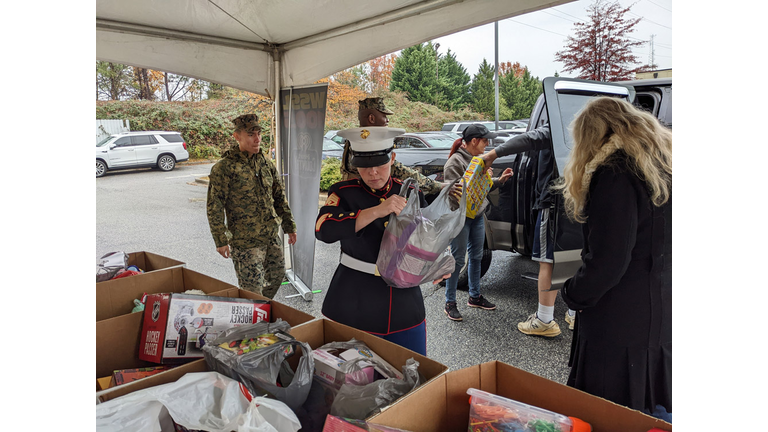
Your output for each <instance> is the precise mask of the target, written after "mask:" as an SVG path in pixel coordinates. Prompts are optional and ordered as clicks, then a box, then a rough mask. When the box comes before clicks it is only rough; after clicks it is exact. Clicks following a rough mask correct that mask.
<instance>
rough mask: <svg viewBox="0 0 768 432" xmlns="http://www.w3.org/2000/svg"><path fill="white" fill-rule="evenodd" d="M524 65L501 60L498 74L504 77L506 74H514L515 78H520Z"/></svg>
mask: <svg viewBox="0 0 768 432" xmlns="http://www.w3.org/2000/svg"><path fill="white" fill-rule="evenodd" d="M525 69H526V68H525V67H523V66H522V65H521V64H520V62H515V63H512V62H501V63H499V76H500V77H505V76H507V74H509V73H512V74H514V76H515V78H522V77H523V74H524V73H525Z"/></svg>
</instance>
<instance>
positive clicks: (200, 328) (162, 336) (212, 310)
mask: <svg viewBox="0 0 768 432" xmlns="http://www.w3.org/2000/svg"><path fill="white" fill-rule="evenodd" d="M270 307H271V305H270V304H269V302H268V301H265V300H251V299H243V298H234V297H216V296H201V295H191V294H176V293H170V294H168V293H166V294H152V295H150V296H148V297H147V301H146V305H145V308H144V322H143V326H142V329H141V342H140V345H139V358H140V359H142V360H146V361H150V362H153V363H162V364H168V363H170V364H173V363H181V362H185V361H186V360H189V359H194V358H202V357H203V351H202V348H203V345H205V341H206V340H209V341H210V340H214V339H216V337H217V336H218V335H219V334H220V333H222V332H224V331H225V330H227V329H229V328H232V327H238V326H241V325H245V324H252V323H256V322H259V321H269V320H270Z"/></svg>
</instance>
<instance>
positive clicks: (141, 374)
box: [109, 365, 172, 387]
mask: <svg viewBox="0 0 768 432" xmlns="http://www.w3.org/2000/svg"><path fill="white" fill-rule="evenodd" d="M171 367H172V366H166V365H163V366H155V367H146V368H135V369H122V370H116V371H115V372H113V373H112V379H111V380H110V383H109V387H115V386H119V385H122V384H125V383H129V382H133V381H136V380H140V379H142V378H146V377H148V376H152V375H155V374H159V373H160V372H163V371H167V370H168V369H170V368H171Z"/></svg>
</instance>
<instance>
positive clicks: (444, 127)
mask: <svg viewBox="0 0 768 432" xmlns="http://www.w3.org/2000/svg"><path fill="white" fill-rule="evenodd" d="M452 129H453V125H449V124H446V125H443V128H442V129H440V130H444V131H449V132H450V131H451V130H452Z"/></svg>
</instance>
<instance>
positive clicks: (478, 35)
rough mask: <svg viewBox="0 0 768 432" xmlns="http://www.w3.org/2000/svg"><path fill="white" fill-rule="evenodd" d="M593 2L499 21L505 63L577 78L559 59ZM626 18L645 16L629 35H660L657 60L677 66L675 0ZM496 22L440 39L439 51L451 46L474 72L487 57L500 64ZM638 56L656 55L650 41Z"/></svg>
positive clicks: (653, 0)
mask: <svg viewBox="0 0 768 432" xmlns="http://www.w3.org/2000/svg"><path fill="white" fill-rule="evenodd" d="M591 3H592V0H578V1H574V2H571V3H566V4H563V5H560V6H555V7H552V8H548V9H545V10H541V11H537V12H531V13H528V14H525V15H519V16H516V17H512V18H508V19H506V20H503V21H500V22H499V62H500V63H501V62H506V61H509V62H512V63H514V62H516V61H518V62H520V64H521V65H523V66H528V69H529V70H530V71H531V74H532V75H533V76H538V77H539V78H540V79H543V78H545V77H547V76H553V75H554V73H555V71H557V72H558V73H559V74H560V76H575V74H574V73H563V72H562V69H563V64H562V63H559V62H555V60H554V58H555V53H556V52H557V51H560V50H562V49H563V47H564V46H565V42H566V39H567V38H568V36H571V35H574V34H575V33H574V31H573V30H574V23H576V22H586V21H587V8H588V7H589V5H590V4H591ZM620 3H621V5H622V6H624V7H627V6H630V5H632V3H633V1H632V0H620ZM634 3H635V4H634V6H632V8H631V9H630V11H629V12H628V13H627V14H626V15H625V18H638V17H642V18H644V19H643V20H642V21H640V23H639V24H637V25H636V26H635V31H634V32H633V33H631V34H630V35H629V36H630V37H632V38H635V39H640V40H650V38H651V35H655V37H654V61H655V63H656V64H657V65H658V68H659V69H667V68H671V67H672V1H671V0H637V1H635V2H634ZM494 27H495V25H494V24H493V23H491V24H486V25H484V26H481V27H476V28H474V29H470V30H466V31H463V32H460V33H455V34H452V35H450V36H445V37H442V38H439V39H435V40H434V42H435V43H439V44H440V48H438V51H439V52H440V54H445V53H446V52H447V51H448V48H450V49H451V51H452V52H454V53H456V58H457V59H458V61H459V62H461V64H462V65H463V66H464V67H465V68H466V69H467V72H468V73H469V74H470V76H474V74H475V73H477V69H478V67H479V65H480V63H482V61H483V58H485V59H486V60H487V61H488V63H490V64H491V65H493V64H494V62H495V57H494V56H495V54H494ZM635 54H636V55H637V56H638V58H639V60H641V61H642V62H643V63H647V62H648V61H649V59H650V48H649V46H648V44H646V45H644V46H640V47H637V48H635Z"/></svg>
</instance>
